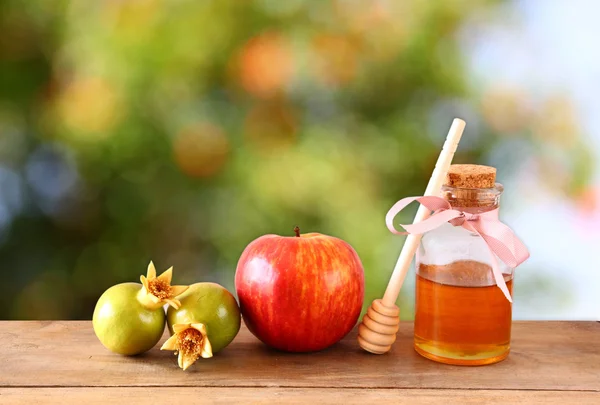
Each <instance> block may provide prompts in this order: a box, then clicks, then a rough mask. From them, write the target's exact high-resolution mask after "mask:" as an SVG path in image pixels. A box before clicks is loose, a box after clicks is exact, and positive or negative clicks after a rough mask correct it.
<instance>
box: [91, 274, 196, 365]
mask: <svg viewBox="0 0 600 405" xmlns="http://www.w3.org/2000/svg"><path fill="white" fill-rule="evenodd" d="M172 275H173V268H170V269H168V270H167V271H165V272H164V273H163V274H161V275H160V276H159V277H156V269H155V268H154V264H153V263H152V262H150V265H149V266H148V274H147V277H144V276H141V277H140V279H141V281H142V284H138V283H123V284H117V285H115V286H113V287H111V288H109V289H108V290H106V291H105V292H104V294H102V296H101V297H100V299H99V300H98V302H97V303H96V308H95V309H94V316H93V321H92V324H93V327H94V332H95V333H96V336H97V337H98V339H99V340H100V342H101V343H102V344H103V345H104V346H105V347H106V348H107V349H109V350H110V351H113V352H115V353H119V354H123V355H135V354H140V353H144V352H146V351H148V350H150V349H151V348H152V347H154V345H156V343H158V341H159V340H160V338H161V336H162V334H163V331H164V329H165V311H164V309H163V305H165V304H169V305H171V306H173V307H177V308H178V307H179V301H178V300H177V299H175V297H176V296H178V295H179V294H181V293H182V292H184V291H185V290H187V286H171V278H172Z"/></svg>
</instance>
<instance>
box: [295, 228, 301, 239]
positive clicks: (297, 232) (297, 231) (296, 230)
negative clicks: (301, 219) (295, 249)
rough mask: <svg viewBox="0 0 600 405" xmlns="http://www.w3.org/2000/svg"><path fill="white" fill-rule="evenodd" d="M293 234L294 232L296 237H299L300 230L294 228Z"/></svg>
mask: <svg viewBox="0 0 600 405" xmlns="http://www.w3.org/2000/svg"><path fill="white" fill-rule="evenodd" d="M294 232H296V237H298V238H299V237H300V228H299V227H297V226H296V227H294Z"/></svg>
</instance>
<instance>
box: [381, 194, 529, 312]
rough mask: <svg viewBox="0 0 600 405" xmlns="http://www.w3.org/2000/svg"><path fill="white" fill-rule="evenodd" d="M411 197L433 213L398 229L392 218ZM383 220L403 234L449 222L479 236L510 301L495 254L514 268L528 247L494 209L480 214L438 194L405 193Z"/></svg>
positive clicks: (418, 231)
mask: <svg viewBox="0 0 600 405" xmlns="http://www.w3.org/2000/svg"><path fill="white" fill-rule="evenodd" d="M413 201H417V202H419V203H420V204H422V205H424V206H425V207H427V208H428V209H429V210H431V211H434V213H433V214H432V215H431V216H430V217H429V218H427V219H426V220H424V221H421V222H418V223H416V224H412V225H400V226H401V227H403V228H404V229H406V232H399V231H398V230H397V229H396V228H395V227H394V218H395V217H396V215H398V213H399V212H400V211H402V210H403V209H404V208H405V207H406V206H407V205H409V204H410V203H412V202H413ZM385 222H386V224H387V227H388V229H389V230H390V231H391V232H392V233H395V234H396V235H406V234H408V233H410V234H413V235H421V234H423V233H425V232H428V231H431V230H433V229H436V228H438V227H439V226H441V225H442V224H444V223H446V222H450V224H452V225H454V226H462V227H463V228H465V229H467V230H469V231H471V232H474V233H476V234H477V235H479V236H481V237H482V238H483V240H484V241H485V243H486V245H487V247H488V249H489V250H490V253H491V257H492V272H493V274H494V279H495V280H496V285H497V286H498V287H499V288H500V290H502V292H503V293H504V296H505V297H506V299H507V300H509V301H510V302H512V298H511V297H510V293H509V291H508V288H507V286H506V282H505V281H504V277H503V276H502V272H501V271H500V267H499V266H498V261H497V260H496V256H497V257H499V258H500V260H502V261H503V262H504V263H506V265H508V266H509V267H511V268H515V267H517V266H519V265H520V264H521V263H523V262H524V261H525V260H527V259H528V258H529V251H528V250H527V248H526V247H525V245H524V244H523V242H521V241H520V240H519V238H517V236H516V235H515V234H514V233H513V231H512V230H511V229H510V228H509V227H508V226H506V225H505V224H503V223H502V222H500V220H499V219H498V210H497V209H496V210H493V211H488V212H483V213H481V214H470V213H468V212H463V211H460V210H456V209H453V208H452V206H451V205H450V203H449V202H448V201H446V200H444V199H443V198H441V197H433V196H428V197H407V198H403V199H402V200H400V201H398V202H397V203H396V204H394V206H393V207H392V208H391V209H390V211H389V212H388V213H387V215H386V217H385Z"/></svg>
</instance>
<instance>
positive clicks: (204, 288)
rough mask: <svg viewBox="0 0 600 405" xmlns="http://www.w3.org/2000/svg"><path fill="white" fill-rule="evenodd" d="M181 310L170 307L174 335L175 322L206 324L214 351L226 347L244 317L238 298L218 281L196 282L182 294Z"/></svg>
mask: <svg viewBox="0 0 600 405" xmlns="http://www.w3.org/2000/svg"><path fill="white" fill-rule="evenodd" d="M177 298H178V299H179V301H180V302H181V307H180V308H179V309H175V308H169V309H168V310H167V325H168V327H169V331H170V332H171V334H173V333H174V330H173V325H176V324H204V325H205V326H206V334H207V338H208V340H209V341H210V346H211V347H212V352H213V353H216V352H218V351H220V350H222V349H223V348H225V347H226V346H227V345H228V344H229V343H231V341H232V340H233V338H235V336H236V335H237V333H238V332H239V330H240V323H241V316H240V308H239V307H238V304H237V301H236V300H235V297H234V296H233V295H231V293H230V292H229V291H227V289H225V288H224V287H222V286H220V285H219V284H215V283H196V284H192V285H191V286H190V288H188V290H187V291H186V292H184V293H183V294H181V295H180V296H179V297H177Z"/></svg>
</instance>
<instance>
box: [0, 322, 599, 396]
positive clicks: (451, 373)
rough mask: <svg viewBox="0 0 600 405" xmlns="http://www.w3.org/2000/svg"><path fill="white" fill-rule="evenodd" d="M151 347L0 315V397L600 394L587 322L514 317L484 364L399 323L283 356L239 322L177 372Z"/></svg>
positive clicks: (75, 326) (85, 325) (84, 327)
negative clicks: (233, 333)
mask: <svg viewBox="0 0 600 405" xmlns="http://www.w3.org/2000/svg"><path fill="white" fill-rule="evenodd" d="M164 339H166V336H164V337H163V341H164ZM159 347H160V344H159V345H157V346H156V347H155V348H154V349H152V350H151V351H149V352H148V353H146V354H144V355H141V356H137V357H123V356H119V355H116V354H112V353H110V352H108V351H107V350H106V349H105V348H104V347H103V346H102V345H101V344H100V343H99V342H98V340H97V339H96V337H95V336H94V332H93V330H92V326H91V323H90V322H85V321H84V322H72V321H71V322H64V321H44V322H37V321H30V322H0V404H28V405H30V404H38V403H50V404H64V403H75V402H77V403H83V404H85V405H91V404H105V403H107V402H111V401H119V402H123V403H128V404H149V403H163V404H171V403H173V404H183V403H194V402H198V403H218V404H232V403H240V402H242V403H252V404H262V403H292V404H299V403H309V404H314V405H316V404H323V403H343V404H344V405H348V404H370V403H394V404H432V403H438V402H443V403H447V404H454V403H457V404H464V403H482V402H486V403H494V404H496V403H498V404H500V403H502V404H505V405H508V404H516V403H526V404H531V403H544V404H600V323H598V322H515V323H514V326H513V342H512V352H511V354H510V356H509V357H508V359H507V360H505V361H503V362H501V363H498V364H495V365H492V366H485V367H458V366H447V365H442V364H437V363H434V362H432V361H429V360H426V359H424V358H422V357H420V356H419V355H418V354H416V353H415V352H414V350H413V348H412V324H410V323H403V324H402V325H401V328H400V332H399V336H398V341H397V342H396V344H395V346H394V348H393V349H392V351H391V352H390V353H388V354H386V355H382V356H376V355H371V354H368V353H365V352H363V351H361V350H360V349H359V347H358V344H357V343H356V331H354V332H353V333H351V335H350V336H348V337H347V338H346V339H344V340H343V341H342V342H340V343H339V344H337V345H336V346H334V347H333V348H331V349H329V350H326V351H323V352H320V353H314V354H286V353H281V352H277V351H273V350H270V349H268V348H266V347H265V346H264V345H262V344H261V343H260V342H259V341H257V340H256V339H255V338H254V337H253V336H252V335H251V334H250V333H249V332H248V330H247V329H246V328H244V327H243V328H242V330H241V331H240V334H239V335H238V336H237V338H236V339H235V341H234V342H233V343H232V344H231V345H230V346H229V347H228V348H227V349H225V350H224V351H222V352H221V353H219V354H217V355H216V356H215V357H213V358H212V359H206V360H202V359H200V360H199V361H198V362H197V363H196V364H195V365H194V366H192V367H191V368H190V369H188V370H187V371H185V372H184V371H182V370H180V369H179V368H178V367H177V364H176V357H175V356H174V355H173V353H171V352H165V351H160V350H159Z"/></svg>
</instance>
